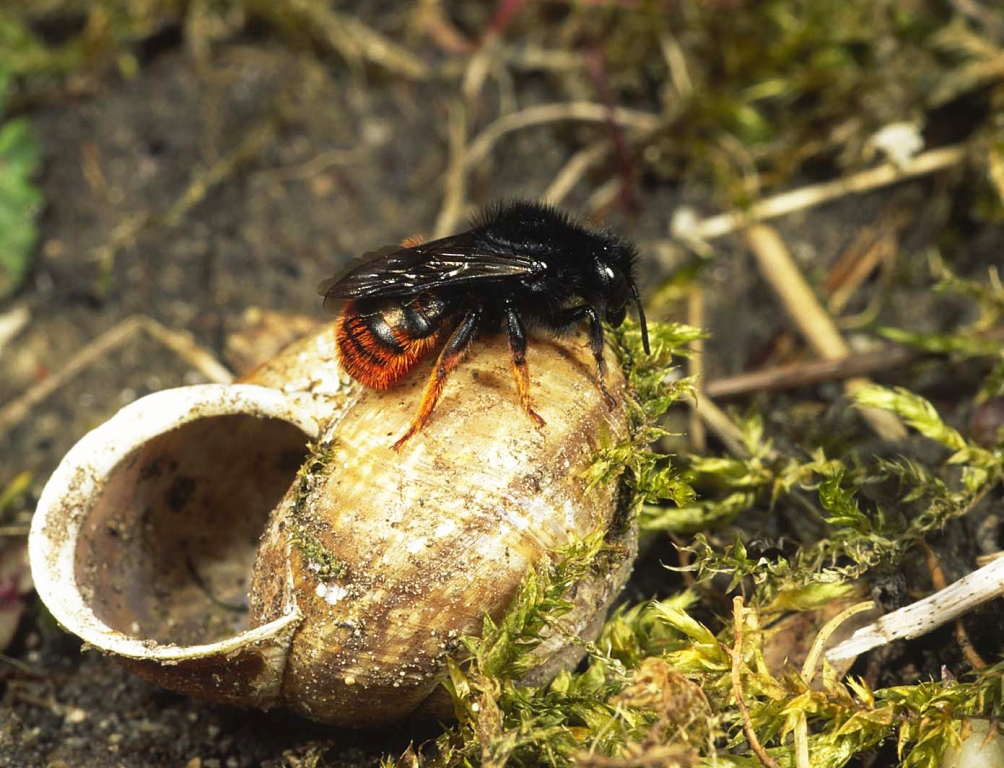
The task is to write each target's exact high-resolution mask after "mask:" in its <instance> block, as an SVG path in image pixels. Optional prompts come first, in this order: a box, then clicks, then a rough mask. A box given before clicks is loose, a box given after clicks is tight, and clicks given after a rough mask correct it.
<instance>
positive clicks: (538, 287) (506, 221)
mask: <svg viewBox="0 0 1004 768" xmlns="http://www.w3.org/2000/svg"><path fill="white" fill-rule="evenodd" d="M636 260H637V251H636V250H635V248H634V246H633V245H631V243H629V242H628V241H626V240H624V239H622V238H620V237H618V236H617V235H615V234H613V233H612V232H609V231H606V230H595V229H587V228H586V227H584V226H582V225H581V224H578V223H576V222H574V221H573V220H572V219H571V218H569V217H568V216H567V215H565V214H564V213H561V212H559V211H557V210H556V209H554V208H552V207H550V206H547V205H544V204H542V203H536V202H525V201H517V202H508V203H497V204H495V205H491V206H489V207H488V208H487V209H486V210H485V212H484V213H483V214H482V215H481V217H480V218H478V219H477V220H475V221H474V223H473V226H472V227H471V229H469V230H467V231H466V232H461V233H460V234H456V235H451V236H450V237H444V238H442V239H441V240H433V241H431V242H428V243H419V244H406V245H403V246H401V247H399V248H394V249H391V250H384V251H381V252H378V253H377V254H376V255H375V256H374V257H373V258H372V259H370V260H367V261H364V262H363V263H362V264H356V265H354V266H352V267H351V268H349V269H348V270H347V271H345V272H343V273H341V274H339V275H336V276H335V277H333V278H331V279H330V280H325V281H324V282H323V283H321V284H320V285H319V286H318V290H319V291H320V292H321V294H322V295H323V296H324V305H325V307H327V308H329V309H332V308H334V307H335V306H339V307H340V308H341V314H340V315H339V318H338V321H337V324H336V330H335V334H336V340H337V345H338V355H339V359H340V361H341V364H342V366H343V367H344V368H345V370H346V371H347V372H348V373H349V374H350V375H351V376H352V377H353V378H355V379H356V380H357V381H359V382H361V383H362V384H364V385H366V386H368V387H373V388H374V389H388V388H390V387H392V386H394V385H395V384H397V383H398V382H399V381H400V380H401V379H402V378H403V377H404V376H406V375H407V374H408V373H409V372H411V370H412V369H414V368H415V366H416V365H418V363H419V362H421V361H422V360H423V359H425V358H426V357H428V356H429V355H430V354H431V353H432V352H433V351H434V350H436V349H437V348H439V347H440V346H442V350H441V351H440V352H439V358H438V359H437V361H436V365H435V368H434V369H433V371H432V375H431V376H430V377H429V382H428V384H427V385H426V388H425V394H424V396H423V397H422V402H421V405H420V406H419V409H418V414H417V415H416V416H415V419H414V421H412V423H411V426H410V427H409V428H408V430H407V431H406V432H405V433H404V435H402V436H401V438H400V439H399V440H398V441H397V442H396V443H395V444H394V449H395V450H397V449H399V448H400V447H401V446H402V445H403V444H404V443H405V441H406V440H408V438H410V437H412V436H413V435H414V434H415V433H416V432H418V431H419V430H420V429H421V428H422V427H423V425H424V424H425V423H426V421H428V419H429V416H430V415H431V414H432V411H433V409H434V408H435V407H436V402H437V401H438V400H439V396H440V394H441V393H442V390H443V386H444V384H445V383H446V379H447V378H448V377H449V375H450V373H451V372H452V371H453V370H454V369H455V368H456V367H457V365H458V364H459V363H460V361H461V360H462V359H463V357H464V355H465V353H466V352H467V350H468V348H469V347H470V345H471V342H472V341H473V340H474V338H475V337H476V336H478V335H479V334H494V333H505V334H506V336H507V337H508V339H509V349H510V351H511V352H512V370H513V375H514V376H515V379H516V390H517V392H518V394H519V400H520V404H521V405H522V406H523V410H525V411H526V413H527V415H528V416H529V417H530V418H531V419H533V421H534V422H536V424H537V425H538V426H542V425H543V424H544V420H543V419H542V418H541V417H540V416H539V415H538V414H537V413H536V412H535V411H534V410H533V407H532V404H531V399H530V374H529V369H528V367H527V362H526V347H527V341H526V339H527V335H526V334H527V328H528V327H529V328H540V329H544V330H546V331H550V332H551V333H554V334H560V333H563V332H566V331H568V330H569V329H570V328H571V327H572V326H574V325H575V324H576V323H579V322H581V321H583V320H586V321H587V322H588V329H589V346H590V348H591V349H592V352H593V355H594V356H595V357H596V365H597V368H598V381H599V386H600V389H601V391H602V392H603V396H604V397H605V398H606V400H607V403H608V404H611V405H612V404H613V399H612V398H611V397H610V393H609V392H608V391H607V388H606V386H605V384H604V381H603V378H604V372H605V370H604V369H605V365H604V361H603V325H602V322H603V321H604V320H605V321H606V322H608V323H610V324H611V325H612V326H614V327H616V326H619V325H620V324H621V323H622V322H623V321H624V317H625V315H626V312H627V305H628V303H629V302H631V303H633V304H634V305H635V307H637V309H638V319H639V321H640V323H641V332H642V342H643V344H644V347H645V352H646V353H648V351H649V344H648V328H647V327H646V325H645V312H644V310H643V309H642V305H641V299H640V298H639V295H638V287H637V286H636V285H635V281H634V264H635V261H636ZM345 299H347V300H348V301H342V300H345ZM444 340H445V343H443V342H444Z"/></svg>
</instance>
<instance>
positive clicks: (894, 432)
mask: <svg viewBox="0 0 1004 768" xmlns="http://www.w3.org/2000/svg"><path fill="white" fill-rule="evenodd" d="M746 242H747V243H748V244H749V246H750V249H751V250H752V251H753V254H754V255H755V256H756V259H757V265H758V266H759V268H760V273H761V274H762V275H763V276H764V278H765V279H766V280H767V282H768V283H769V284H770V287H771V288H772V289H773V291H774V293H775V294H777V296H778V298H779V299H780V300H781V303H782V304H783V305H784V308H785V310H786V311H787V313H788V316H789V317H790V318H791V319H792V320H793V321H794V323H795V325H796V326H797V327H798V329H799V331H800V332H801V334H802V336H803V338H805V340H806V341H807V342H808V343H809V345H810V346H811V347H812V348H813V349H814V350H815V351H816V354H818V355H819V356H820V357H824V358H827V359H830V360H833V359H842V358H845V357H847V356H848V355H849V354H850V348H849V347H848V346H847V343H846V342H845V341H844V338H843V336H841V335H840V331H838V330H837V327H836V325H835V324H834V322H833V320H832V318H831V317H830V316H829V315H828V314H827V312H826V310H825V309H823V307H822V305H821V304H820V303H819V301H818V300H817V299H816V295H815V293H813V291H812V289H811V288H810V287H809V284H808V283H807V282H806V280H805V278H804V277H803V276H802V273H801V271H800V270H799V269H798V266H797V265H796V264H795V261H794V259H792V258H791V254H790V253H789V252H788V249H787V247H786V246H785V244H784V242H783V241H782V240H781V238H780V236H779V235H778V234H777V232H776V231H775V230H774V229H773V228H771V227H768V226H766V225H764V224H755V225H753V226H752V227H750V228H749V229H748V230H746ZM868 384H869V382H868V381H867V380H866V379H861V378H853V379H849V380H847V382H845V384H844V390H845V391H846V392H847V393H848V394H849V395H850V394H853V393H854V392H856V391H857V390H859V389H861V388H862V387H865V386H867V385H868ZM861 415H862V416H863V417H864V418H865V420H866V421H867V422H868V423H869V425H871V427H872V429H873V430H875V432H876V433H877V434H878V435H879V436H881V437H882V438H883V439H886V440H901V439H903V438H904V437H906V427H904V426H903V424H902V422H901V421H900V420H899V418H898V417H896V416H895V415H894V414H891V413H889V412H888V411H880V410H875V409H866V408H862V409H861Z"/></svg>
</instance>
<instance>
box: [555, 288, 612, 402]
mask: <svg viewBox="0 0 1004 768" xmlns="http://www.w3.org/2000/svg"><path fill="white" fill-rule="evenodd" d="M582 320H589V349H590V350H592V353H593V357H594V358H596V376H597V378H596V380H597V383H599V385H600V392H602V393H603V399H604V400H605V401H606V404H607V407H608V408H613V407H614V405H616V401H615V400H614V399H613V397H612V396H611V394H610V392H609V391H608V390H607V385H606V381H605V377H606V374H607V361H606V360H604V359H603V322H602V321H601V320H600V313H599V312H597V311H596V309H595V308H593V307H591V306H590V305H589V304H580V305H579V306H577V307H568V308H567V309H563V310H561V311H560V312H555V313H554V314H553V315H552V316H551V318H550V320H549V323H550V325H551V328H553V329H554V330H555V331H556V332H558V333H561V332H562V331H567V330H568V329H569V328H571V327H572V326H573V325H575V324H576V323H579V322H581V321H582Z"/></svg>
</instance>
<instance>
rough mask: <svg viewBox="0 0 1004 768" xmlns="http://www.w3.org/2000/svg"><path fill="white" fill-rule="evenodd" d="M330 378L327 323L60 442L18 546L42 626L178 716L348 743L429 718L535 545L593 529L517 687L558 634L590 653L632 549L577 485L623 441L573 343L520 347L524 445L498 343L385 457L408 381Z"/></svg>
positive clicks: (562, 663)
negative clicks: (280, 728)
mask: <svg viewBox="0 0 1004 768" xmlns="http://www.w3.org/2000/svg"><path fill="white" fill-rule="evenodd" d="M608 357H609V359H608V371H609V373H608V377H607V385H608V388H609V389H610V391H611V392H612V393H613V394H614V396H615V398H616V399H617V400H618V403H622V402H623V387H624V382H623V378H622V376H621V375H620V372H619V368H618V366H617V365H616V364H615V361H614V359H613V357H612V356H610V355H609V353H608ZM334 359H335V358H334V354H333V337H332V331H331V328H330V327H325V328H323V329H321V330H320V331H318V332H317V333H315V334H314V335H312V336H310V337H308V338H307V339H304V340H302V341H300V342H297V343H296V344H294V345H293V346H292V347H290V348H288V349H287V350H286V351H284V352H283V353H281V354H280V355H279V356H278V357H277V358H275V359H274V360H273V361H271V362H270V363H269V364H266V366H264V367H263V368H262V369H260V370H259V371H257V372H256V373H255V374H253V375H252V376H251V377H250V379H249V380H248V382H245V383H241V384H234V385H202V386H197V387H182V388H179V389H177V390H167V391H165V392H161V393H156V394H154V395H150V396H148V397H147V398H143V399H142V400H139V401H137V402H136V403H134V404H132V405H130V406H128V407H127V408H125V409H123V411H121V412H120V413H119V414H118V415H116V416H115V417H113V418H112V419H111V420H110V421H109V422H107V423H106V424H105V425H103V426H102V427H99V428H98V429H97V430H95V431H94V432H92V433H90V434H89V435H87V436H86V437H85V438H84V439H83V440H81V442H80V443H78V445H77V446H75V447H74V448H73V449H72V450H71V452H70V453H69V454H68V455H67V457H66V458H65V459H64V461H63V463H62V464H61V465H60V467H59V468H58V469H57V471H56V472H55V473H54V475H53V477H52V479H51V480H50V482H49V484H48V485H47V486H46V489H45V491H44V492H43V495H42V498H41V499H40V502H39V507H38V510H37V512H36V516H35V520H34V521H33V526H32V532H31V537H30V542H29V547H30V556H31V562H32V570H33V575H34V576H35V582H36V586H37V589H38V591H39V594H40V596H41V597H42V599H43V600H44V601H45V603H46V605H47V606H48V607H49V609H50V610H51V611H52V613H53V615H54V616H55V617H56V618H57V620H58V621H59V622H60V623H61V624H63V625H64V626H65V627H66V628H67V629H69V630H70V631H72V632H74V633H76V634H78V635H79V636H81V637H82V638H83V639H84V640H86V641H87V642H88V643H89V644H91V645H93V646H94V647H97V648H99V649H101V650H103V651H105V652H107V653H109V654H113V655H115V656H116V657H118V658H119V659H120V660H122V661H123V663H125V664H127V665H128V666H129V667H131V668H132V669H133V670H134V671H136V672H138V673H139V674H141V675H143V676H144V677H147V678H149V679H152V680H155V681H157V682H159V683H161V684H162V685H164V686H165V687H168V688H172V689H174V690H179V691H184V692H187V693H189V694H191V695H193V696H197V697H200V698H207V699H212V700H216V701H223V702H227V703H231V704H238V705H244V706H256V707H261V708H269V707H273V706H279V705H282V706H286V707H289V708H291V709H293V710H295V711H297V712H299V713H301V714H303V715H305V716H307V717H309V718H312V719H314V720H318V721H321V722H327V723H334V724H339V725H345V726H353V727H358V726H369V725H375V724H379V723H383V722H388V721H391V720H394V719H397V718H401V717H404V716H406V715H409V714H411V713H413V712H415V711H418V712H423V713H426V714H432V715H436V716H441V715H444V714H446V713H448V712H449V701H448V697H447V696H446V695H445V692H444V691H443V690H442V688H437V685H438V683H439V681H440V680H442V678H443V677H444V675H445V670H446V661H447V658H448V657H450V656H451V655H455V654H456V652H457V650H458V640H459V638H460V637H461V636H462V635H468V634H478V633H479V632H480V630H481V627H482V622H483V619H484V616H485V615H486V614H487V615H490V616H492V617H493V618H494V619H498V618H499V617H500V616H501V615H502V613H503V612H504V611H505V609H506V607H507V606H508V605H509V603H510V602H511V601H512V599H513V597H514V596H515V594H516V593H517V591H518V589H519V586H520V584H521V582H522V580H523V578H524V577H525V575H526V574H527V573H528V572H529V570H530V569H532V568H534V567H536V566H539V565H540V564H541V563H542V562H543V561H544V559H545V558H549V557H554V556H555V555H554V550H555V549H556V548H557V547H560V546H562V545H564V544H568V543H569V542H572V541H576V540H578V539H581V538H583V537H585V536H587V535H590V534H593V533H595V532H596V531H606V532H607V537H608V540H610V541H611V542H613V543H614V544H615V545H617V546H616V548H615V549H616V551H617V552H619V553H620V554H621V557H614V558H611V559H610V562H609V563H606V564H605V565H604V566H603V567H602V568H601V567H599V566H597V567H596V568H595V569H593V570H592V571H591V572H590V573H589V574H588V575H587V576H586V577H584V578H583V579H582V580H581V581H580V582H579V583H577V584H576V585H575V587H574V588H573V594H572V596H571V598H572V601H573V604H574V605H575V608H574V610H573V611H572V613H571V614H569V615H567V616H566V617H563V620H562V628H563V629H562V631H561V632H558V633H555V634H554V635H552V636H551V637H549V638H548V639H547V640H546V641H545V642H544V643H543V644H542V645H541V646H540V648H538V654H539V666H538V668H537V669H536V670H534V671H532V672H531V673H530V678H529V682H542V681H544V680H546V679H547V678H548V677H550V676H552V675H553V674H555V673H556V672H557V671H559V669H561V668H567V667H568V666H570V665H572V664H574V663H575V662H576V661H577V660H578V658H579V656H580V655H581V652H580V651H579V648H580V646H581V643H580V642H578V640H577V638H576V637H575V636H576V635H578V636H581V637H582V638H585V639H590V638H591V637H593V636H595V633H596V632H597V631H598V629H599V626H600V625H601V623H602V620H603V618H604V615H605V612H606V609H607V607H608V606H609V604H610V602H611V601H612V600H613V599H614V597H615V596H616V594H617V593H618V591H619V590H620V587H621V586H622V585H623V582H624V581H625V580H626V578H627V576H628V573H629V571H630V568H631V561H632V559H633V556H634V551H635V537H636V532H635V530H634V528H633V526H631V525H627V524H623V523H621V524H616V523H615V522H614V521H615V519H616V518H617V516H616V513H617V510H618V497H619V493H618V487H617V484H616V483H610V484H605V485H603V484H598V485H593V486H590V485H589V483H588V482H587V480H586V479H585V474H586V472H587V470H588V469H589V468H590V466H591V464H592V462H593V460H594V458H595V456H596V454H597V452H598V451H599V450H600V449H601V448H602V447H604V446H609V445H612V444H615V443H617V442H620V441H622V440H623V439H625V438H626V437H627V434H628V430H627V421H626V417H625V413H624V408H623V405H622V404H620V405H618V406H616V407H615V408H613V409H611V408H608V407H607V405H606V404H605V403H604V400H603V397H602V394H601V392H600V390H599V387H598V386H597V383H596V373H595V362H594V361H593V360H592V355H591V354H590V353H589V351H588V347H587V346H586V345H585V344H584V343H583V341H582V340H581V339H577V338H572V339H568V340H564V341H561V342H558V341H550V340H546V339H541V340H538V341H536V342H535V344H534V345H533V346H532V349H531V353H530V356H529V362H530V366H531V374H532V379H531V382H532V387H533V389H532V391H533V394H534V397H535V405H536V408H537V410H538V412H539V413H540V414H541V416H543V417H544V419H545V420H546V421H547V425H546V426H545V427H543V428H540V429H536V428H534V427H533V425H532V423H531V422H530V420H529V419H528V418H527V416H526V415H525V413H523V411H522V410H521V408H520V405H519V401H518V398H517V397H516V395H515V392H514V385H513V382H512V374H511V371H510V355H509V351H508V349H507V346H506V344H505V341H504V340H502V339H491V338H490V339H485V340H484V341H481V342H479V343H478V344H477V345H475V348H474V349H473V351H472V354H471V355H470V357H469V359H468V361H467V362H465V364H464V365H463V366H462V367H461V368H460V369H459V370H458V371H457V372H456V374H455V375H454V377H453V378H451V380H450V383H449V384H448V386H447V388H446V390H445V391H444V394H443V397H442V400H441V401H440V404H439V406H438V407H437V409H436V412H435V415H434V416H433V418H432V419H431V420H430V422H429V423H428V424H427V425H426V427H425V428H424V429H423V430H422V432H420V433H419V434H418V435H416V436H415V437H413V438H412V439H411V440H410V441H409V442H408V443H407V444H406V445H405V446H404V448H403V449H402V450H401V451H400V452H399V453H395V452H394V451H393V450H392V449H391V445H392V444H393V442H394V440H395V439H396V438H397V437H398V436H400V434H401V433H402V432H403V431H404V430H405V429H406V428H407V426H408V424H409V423H410V420H411V418H412V416H413V415H414V412H415V409H416V407H417V404H418V401H419V399H420V398H421V395H422V389H423V385H424V375H423V373H422V372H419V373H418V374H417V375H416V376H413V377H411V378H410V379H409V380H408V381H406V382H405V383H404V384H403V385H401V386H399V387H397V388H395V389H392V390H388V391H385V392H377V391H373V390H364V389H361V388H358V387H355V386H346V384H345V382H344V381H343V380H342V379H341V378H340V377H339V372H338V371H337V367H336V366H335V364H334V362H333V361H334ZM308 440H310V441H313V442H314V443H315V444H316V446H315V447H314V448H313V450H311V451H308V450H307V449H306V448H305V445H306V443H307V441H308ZM297 467H299V469H297Z"/></svg>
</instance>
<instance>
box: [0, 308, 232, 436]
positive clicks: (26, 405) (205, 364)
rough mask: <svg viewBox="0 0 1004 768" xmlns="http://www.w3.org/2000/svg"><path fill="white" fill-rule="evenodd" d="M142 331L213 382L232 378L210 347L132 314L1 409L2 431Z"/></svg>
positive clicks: (17, 422)
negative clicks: (200, 344) (208, 348)
mask: <svg viewBox="0 0 1004 768" xmlns="http://www.w3.org/2000/svg"><path fill="white" fill-rule="evenodd" d="M143 331H145V332H146V333H149V334H150V336H152V337H153V338H154V339H156V340H157V341H159V342H160V343H161V344H163V345H164V346H165V347H167V348H168V349H170V350H171V351H172V352H174V353H175V354H177V355H178V356H179V357H181V358H182V359H183V360H185V361H186V362H187V363H188V364H189V365H191V366H192V367H193V368H195V369H196V370H197V371H199V372H200V373H201V374H202V375H203V376H205V377H206V378H207V379H209V380H210V381H213V382H219V383H224V384H225V383H228V382H230V381H231V380H232V379H233V376H232V375H231V374H230V371H228V370H227V369H226V368H224V367H223V366H222V365H221V364H220V363H219V361H218V360H217V359H216V357H215V356H214V355H213V354H212V353H211V352H209V350H207V349H204V348H203V347H201V346H199V345H198V344H196V343H195V341H193V340H192V338H191V337H190V336H189V335H187V334H184V333H178V332H176V331H171V330H168V329H167V328H165V327H164V326H163V325H161V324H160V323H158V322H157V321H156V320H154V319H153V318H152V317H147V316H146V315H132V316H131V317H127V318H126V319H124V320H122V321H121V322H119V323H117V324H116V325H115V326H113V327H112V328H110V329H109V330H107V331H105V332H104V333H103V334H101V335H100V336H98V338H96V339H94V340H93V341H91V342H90V343H89V344H87V346H85V347H84V348H83V349H81V350H80V351H79V352H78V353H77V354H76V355H74V356H73V357H71V358H70V360H69V361H68V362H67V363H66V365H64V366H63V367H62V368H60V369H59V370H58V371H56V373H54V374H53V375H51V376H49V377H48V378H46V379H44V380H43V381H41V382H40V383H39V384H37V385H36V386H34V387H32V388H31V389H29V390H28V391H27V392H25V393H24V394H23V395H21V396H20V397H18V398H16V399H14V400H12V401H11V402H9V403H7V405H5V406H4V407H3V409H2V410H0V433H2V432H6V431H8V430H9V429H11V428H12V427H13V426H14V425H16V424H19V423H20V422H21V421H22V420H23V419H24V418H25V417H26V416H27V415H28V414H29V413H30V412H31V410H32V408H34V407H35V406H36V405H38V404H39V403H40V402H42V401H43V400H45V399H46V398H47V397H48V396H49V395H51V394H52V393H53V392H55V391H56V390H57V389H60V388H61V387H63V386H65V385H66V384H68V383H69V382H70V381H72V380H73V379H74V377H76V376H77V374H79V373H80V372H81V371H82V370H84V369H85V368H87V367H88V366H90V365H91V364H93V363H94V362H96V361H97V360H99V359H100V358H102V357H104V356H105V355H107V354H109V353H110V352H111V351H112V350H114V349H116V348H118V347H120V346H122V345H123V344H124V343H125V342H126V341H128V340H129V339H131V338H132V337H133V336H135V335H136V334H137V333H140V332H143Z"/></svg>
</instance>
